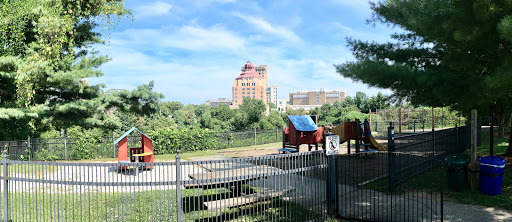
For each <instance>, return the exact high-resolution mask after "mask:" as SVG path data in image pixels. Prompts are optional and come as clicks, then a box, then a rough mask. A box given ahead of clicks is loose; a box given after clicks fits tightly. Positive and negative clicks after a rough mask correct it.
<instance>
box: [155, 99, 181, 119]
mask: <svg viewBox="0 0 512 222" xmlns="http://www.w3.org/2000/svg"><path fill="white" fill-rule="evenodd" d="M159 106H160V114H161V115H165V116H172V115H174V112H176V111H178V110H180V109H183V107H184V105H183V104H181V103H180V102H178V101H172V102H162V103H160V105H159Z"/></svg>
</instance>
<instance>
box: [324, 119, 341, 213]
mask: <svg viewBox="0 0 512 222" xmlns="http://www.w3.org/2000/svg"><path fill="white" fill-rule="evenodd" d="M331 130H332V127H329V132H328V133H327V134H326V136H332V135H334V133H332V131H331ZM326 141H327V139H326ZM324 147H327V145H324ZM324 149H327V148H324ZM326 154H327V153H326ZM326 157H327V161H328V163H327V164H328V165H327V166H328V168H327V171H328V174H329V175H328V177H327V187H326V188H327V210H328V212H327V213H328V215H329V217H331V218H335V217H336V216H337V213H338V212H339V211H338V205H337V204H336V202H337V201H336V200H337V199H338V193H337V182H336V176H337V173H336V171H337V168H336V157H335V155H330V156H326Z"/></svg>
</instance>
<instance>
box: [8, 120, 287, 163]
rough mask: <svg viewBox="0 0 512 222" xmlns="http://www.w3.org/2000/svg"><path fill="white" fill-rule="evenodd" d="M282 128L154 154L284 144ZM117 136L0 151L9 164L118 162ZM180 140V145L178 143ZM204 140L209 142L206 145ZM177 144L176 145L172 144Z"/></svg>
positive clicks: (220, 135) (14, 144) (22, 143)
mask: <svg viewBox="0 0 512 222" xmlns="http://www.w3.org/2000/svg"><path fill="white" fill-rule="evenodd" d="M282 132H283V130H282V129H281V128H275V129H252V130H241V131H224V132H208V133H207V134H206V136H205V137H206V138H202V140H201V141H202V142H201V143H198V142H197V140H196V139H195V138H181V137H177V138H166V139H167V140H168V141H171V142H170V144H169V143H168V144H159V143H158V142H156V143H154V144H153V150H154V153H155V154H168V153H174V152H175V151H176V150H181V151H184V152H188V151H199V150H206V149H225V148H233V147H243V146H251V145H261V144H268V143H276V142H282ZM116 139H117V137H116V136H103V137H98V138H67V137H62V138H27V140H17V141H0V148H1V149H2V150H7V154H8V155H9V159H10V160H24V161H28V160H35V161H54V160H83V159H102V158H117V146H115V145H114V141H115V140H116ZM140 139H141V137H140V136H128V144H129V145H130V146H140V143H141V141H140ZM178 140H181V141H178ZM203 140H207V141H206V142H205V141H203ZM172 141H175V142H172Z"/></svg>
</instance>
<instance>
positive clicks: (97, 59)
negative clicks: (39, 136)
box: [0, 0, 130, 138]
mask: <svg viewBox="0 0 512 222" xmlns="http://www.w3.org/2000/svg"><path fill="white" fill-rule="evenodd" d="M123 5H124V2H123V0H66V1H64V0H62V1H60V0H10V1H3V2H2V3H1V5H0V7H1V9H0V44H1V46H2V47H0V125H2V126H12V127H11V132H9V133H8V134H9V135H7V134H4V135H0V136H2V137H5V136H10V137H11V138H15V137H18V138H19V137H20V135H22V134H23V133H22V132H27V131H29V130H32V131H34V129H35V128H36V126H37V128H38V130H42V129H44V126H49V125H52V126H54V127H56V128H57V129H65V128H67V127H69V126H72V125H86V124H87V123H94V122H96V121H91V118H93V116H94V114H95V113H96V112H97V108H98V105H99V104H98V103H99V101H98V100H97V98H98V96H99V92H100V88H101V87H102V85H90V84H89V83H88V82H87V78H89V77H98V76H101V75H102V72H101V71H99V70H98V67H99V66H100V65H101V64H103V63H105V62H107V61H109V58H108V57H106V56H98V55H97V52H95V51H93V50H91V49H90V46H92V45H93V44H96V43H103V41H102V40H101V35H100V34H99V33H98V32H95V31H93V30H94V28H96V27H97V26H98V22H100V21H103V23H105V24H106V26H105V27H107V28H108V27H109V26H110V25H113V24H114V23H111V22H112V21H113V22H116V21H119V19H120V16H122V15H126V14H129V13H130V12H129V10H127V9H126V8H124V6H123ZM28 126H30V127H28ZM23 136H24V135H23Z"/></svg>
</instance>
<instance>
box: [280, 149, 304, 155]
mask: <svg viewBox="0 0 512 222" xmlns="http://www.w3.org/2000/svg"><path fill="white" fill-rule="evenodd" d="M277 151H279V153H283V154H285V153H286V152H290V153H296V152H299V151H298V150H297V149H288V148H279V149H277Z"/></svg>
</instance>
